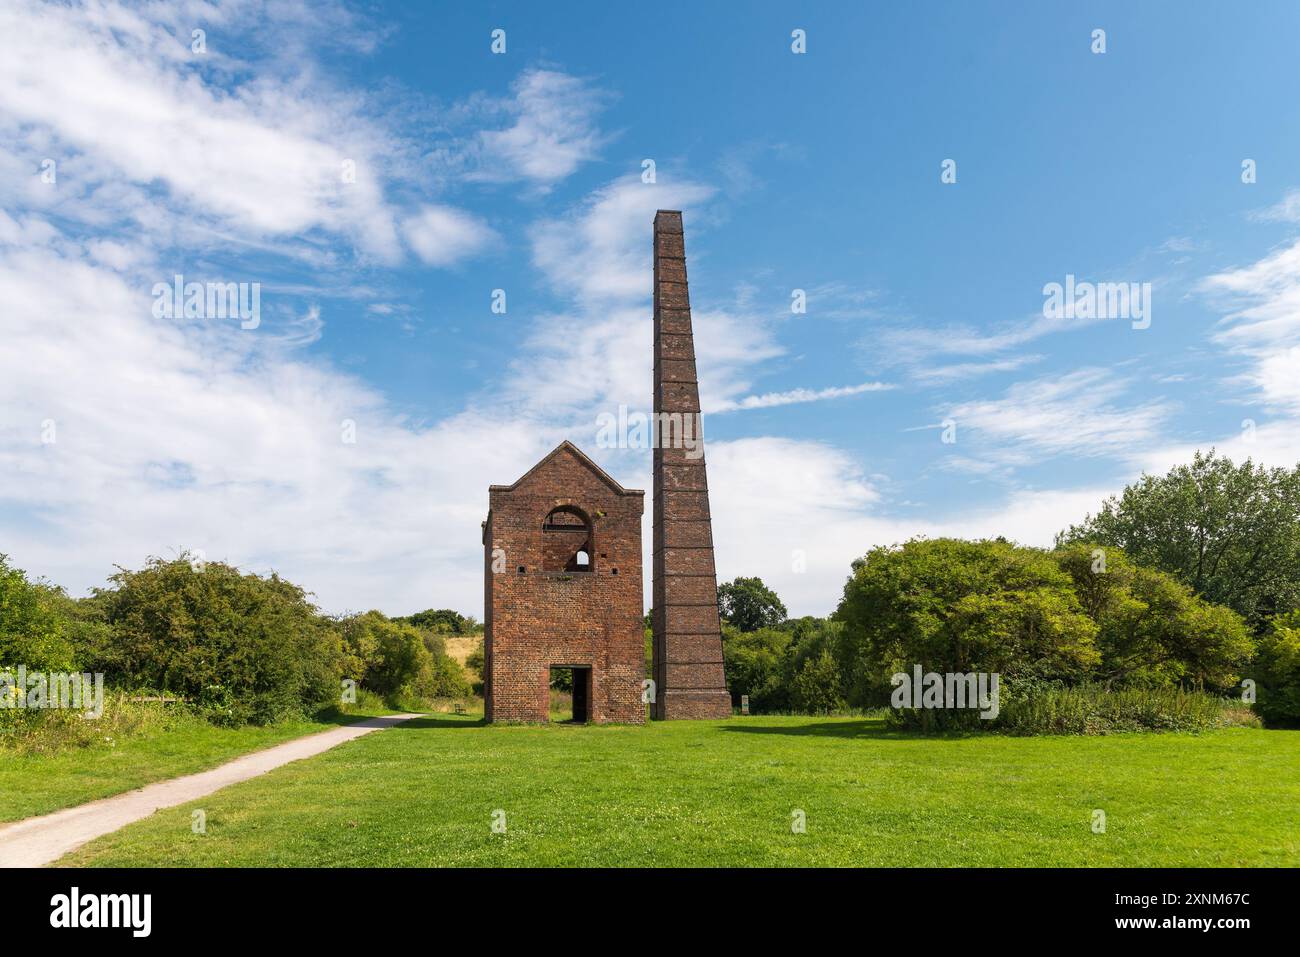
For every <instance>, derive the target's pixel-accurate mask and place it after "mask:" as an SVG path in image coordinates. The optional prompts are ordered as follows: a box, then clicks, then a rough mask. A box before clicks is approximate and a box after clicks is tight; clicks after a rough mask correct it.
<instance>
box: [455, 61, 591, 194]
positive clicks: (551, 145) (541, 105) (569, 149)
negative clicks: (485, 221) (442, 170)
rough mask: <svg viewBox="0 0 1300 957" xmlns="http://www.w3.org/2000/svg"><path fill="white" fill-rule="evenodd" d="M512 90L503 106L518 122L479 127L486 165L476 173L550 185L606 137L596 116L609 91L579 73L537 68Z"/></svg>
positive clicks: (585, 158)
mask: <svg viewBox="0 0 1300 957" xmlns="http://www.w3.org/2000/svg"><path fill="white" fill-rule="evenodd" d="M511 92H512V94H513V97H512V99H511V100H510V101H509V102H508V103H505V104H503V106H502V108H503V109H504V110H505V111H506V112H507V113H509V114H510V115H511V116H512V117H513V119H514V122H513V123H512V124H511V125H510V126H509V127H507V128H506V129H502V130H484V131H482V132H480V133H479V135H478V137H479V139H478V142H479V146H480V149H481V154H482V155H481V159H482V167H481V168H480V169H479V170H477V171H476V172H474V173H472V174H470V177H471V178H474V179H481V180H485V181H489V182H502V181H510V180H515V179H523V180H527V181H530V182H532V183H534V184H537V185H539V186H541V187H546V186H549V185H551V184H553V183H555V182H556V181H557V180H561V179H564V178H565V177H567V176H569V175H570V174H571V173H573V172H574V171H575V170H576V169H577V168H578V167H579V166H580V165H582V164H583V163H585V162H588V161H590V160H591V159H593V158H595V155H596V152H597V150H598V149H599V148H600V146H601V143H602V142H603V139H602V137H601V135H600V132H599V130H598V129H597V127H596V123H595V118H596V116H597V114H598V113H599V112H600V111H601V109H602V108H603V107H604V103H605V101H606V99H607V96H606V95H605V94H603V93H601V92H600V91H599V90H597V89H595V88H594V87H592V86H591V85H590V84H589V83H588V82H587V81H585V80H583V79H580V78H578V77H573V76H569V75H567V74H565V73H558V72H556V71H553V70H537V69H533V70H527V71H525V72H524V73H523V74H522V75H521V76H520V77H519V79H517V80H516V81H515V82H514V84H512V87H511Z"/></svg>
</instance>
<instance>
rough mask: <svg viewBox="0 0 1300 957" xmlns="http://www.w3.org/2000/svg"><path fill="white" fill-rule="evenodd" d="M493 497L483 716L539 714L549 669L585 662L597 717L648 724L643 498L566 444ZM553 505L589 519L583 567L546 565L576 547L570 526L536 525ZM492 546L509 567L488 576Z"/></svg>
mask: <svg viewBox="0 0 1300 957" xmlns="http://www.w3.org/2000/svg"><path fill="white" fill-rule="evenodd" d="M488 496H489V503H490V511H489V512H488V520H487V522H485V523H484V527H483V550H484V555H485V571H484V576H485V588H486V596H487V600H486V605H485V607H486V612H485V616H484V618H485V626H486V636H485V641H484V670H485V671H486V672H487V673H486V674H485V676H484V693H485V698H486V708H487V712H486V713H487V719H488V720H489V721H546V720H547V719H548V700H549V684H550V668H551V667H552V666H563V665H570V666H571V665H580V666H587V667H590V668H591V703H590V719H591V720H592V721H597V722H611V721H612V722H621V723H632V724H641V723H643V722H644V721H645V706H644V705H643V704H642V702H641V682H642V680H643V679H644V678H645V653H644V646H643V638H642V628H641V620H642V590H641V589H642V579H641V576H642V568H641V516H642V512H643V510H644V493H643V492H641V491H637V490H629V489H623V488H621V487H618V486H617V483H613V482H612V480H609V479H608V476H604V474H603V473H602V472H600V471H599V469H598V468H596V467H595V466H594V464H593V463H591V462H590V461H589V460H587V459H586V457H585V456H583V455H582V454H581V453H580V452H578V451H577V449H576V448H574V447H573V446H571V445H569V444H568V443H565V444H564V445H561V446H560V448H558V449H557V450H556V451H555V452H553V453H551V455H549V456H548V457H547V458H545V459H543V460H542V462H540V463H539V464H538V465H537V466H536V467H534V469H533V470H532V471H530V472H529V473H528V474H527V475H525V476H524V477H523V478H522V479H520V480H519V481H518V482H516V483H515V484H514V485H513V486H498V485H494V486H492V487H491V488H490V489H489V493H488ZM560 505H568V506H573V507H575V508H577V509H579V510H580V511H581V512H582V513H583V514H584V515H585V516H586V517H587V519H588V520H589V521H590V523H591V539H590V545H591V547H590V549H589V552H590V558H591V569H592V570H591V571H590V572H585V573H584V572H548V571H545V570H544V569H545V568H546V567H547V565H548V563H553V562H554V561H555V556H556V555H557V554H558V553H559V550H560V548H561V547H563V548H569V547H570V546H572V547H573V548H574V549H576V548H577V547H578V546H579V545H581V544H582V541H581V535H579V536H578V537H576V538H575V533H573V532H570V531H563V532H547V531H544V530H543V528H542V524H543V521H544V519H545V518H546V516H547V514H548V513H550V511H551V510H552V509H553V508H555V507H556V506H560ZM561 541H562V543H563V544H562V546H561V545H560V544H557V543H558V542H561ZM497 548H499V549H502V550H503V551H504V553H505V554H504V567H503V568H502V570H501V571H500V572H496V573H494V572H493V571H492V555H493V550H494V549H497ZM548 554H549V555H550V556H551V557H550V559H549V561H548ZM520 566H523V567H524V574H522V575H521V574H519V567H520Z"/></svg>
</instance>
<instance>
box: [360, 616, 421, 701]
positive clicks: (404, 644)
mask: <svg viewBox="0 0 1300 957" xmlns="http://www.w3.org/2000/svg"><path fill="white" fill-rule="evenodd" d="M339 624H340V629H341V631H342V634H343V643H344V648H345V649H346V652H347V657H346V661H347V669H348V677H352V678H354V679H360V681H361V683H362V684H363V685H364V686H365V687H367V688H369V689H370V690H371V691H374V692H375V693H376V694H380V695H384V696H385V697H389V698H393V697H397V696H400V695H404V694H408V693H410V692H412V691H414V690H415V689H414V686H415V683H416V681H417V679H419V678H420V677H421V675H422V674H424V673H426V672H427V671H428V669H429V668H430V667H431V666H432V663H433V661H434V657H433V655H432V654H431V653H430V651H429V649H428V648H427V647H426V646H425V635H426V634H427V633H425V632H421V630H420V629H418V628H416V627H415V626H413V625H410V624H407V623H406V622H405V621H397V620H393V619H390V618H388V617H387V616H385V615H384V613H383V612H380V611H368V612H365V613H364V614H360V615H352V616H350V617H348V618H345V619H343V620H342V621H341V622H340V623H339Z"/></svg>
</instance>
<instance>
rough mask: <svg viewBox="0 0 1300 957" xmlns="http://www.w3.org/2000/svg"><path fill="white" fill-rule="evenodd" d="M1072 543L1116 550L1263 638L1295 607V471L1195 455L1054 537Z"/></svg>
mask: <svg viewBox="0 0 1300 957" xmlns="http://www.w3.org/2000/svg"><path fill="white" fill-rule="evenodd" d="M1079 542H1087V543H1095V544H1097V545H1102V546H1110V547H1115V548H1120V549H1123V550H1124V552H1125V553H1126V554H1127V555H1128V556H1129V557H1130V558H1131V559H1132V560H1133V561H1134V562H1136V563H1137V564H1138V565H1141V566H1149V567H1152V568H1158V569H1160V570H1161V571H1165V572H1168V573H1169V574H1171V575H1173V576H1175V577H1176V578H1178V579H1179V580H1180V581H1182V582H1183V583H1185V584H1186V585H1188V586H1189V587H1190V588H1191V589H1192V590H1193V591H1194V592H1196V594H1197V595H1199V596H1201V597H1202V598H1204V599H1205V600H1206V601H1209V602H1212V603H1214V604H1216V605H1226V606H1228V607H1229V608H1231V609H1233V610H1234V611H1236V612H1237V613H1238V614H1239V615H1241V616H1242V617H1243V618H1245V619H1246V620H1247V621H1248V622H1249V623H1250V624H1251V625H1252V627H1255V628H1257V629H1261V628H1262V627H1263V626H1264V623H1265V621H1266V619H1267V618H1268V617H1269V616H1271V615H1275V614H1280V613H1284V612H1287V611H1290V610H1292V609H1294V608H1297V607H1300V466H1298V467H1297V468H1295V469H1293V470H1291V471H1287V470H1285V469H1279V468H1274V469H1266V468H1264V467H1263V466H1261V465H1255V464H1253V463H1252V462H1251V461H1250V460H1249V459H1247V460H1246V461H1245V463H1243V464H1242V465H1240V466H1237V465H1233V463H1232V461H1231V460H1230V459H1227V458H1224V457H1223V456H1216V455H1215V453H1214V451H1213V450H1211V451H1210V453H1209V454H1208V455H1206V454H1203V453H1201V452H1197V453H1196V455H1195V457H1194V459H1193V460H1192V463H1191V464H1190V465H1182V466H1179V467H1177V468H1174V469H1171V470H1170V471H1169V473H1168V474H1166V475H1164V476H1163V477H1155V476H1150V475H1143V476H1142V478H1141V479H1140V480H1139V481H1138V482H1137V483H1136V484H1134V485H1130V486H1128V487H1127V488H1125V489H1124V491H1123V493H1122V494H1121V495H1120V496H1119V497H1118V498H1116V497H1114V496H1112V497H1111V498H1109V499H1107V500H1106V501H1105V502H1104V503H1103V504H1102V507H1101V511H1099V512H1098V513H1097V514H1096V515H1089V516H1087V517H1086V518H1085V519H1084V521H1083V522H1082V523H1081V524H1079V525H1074V526H1071V527H1070V528H1068V529H1066V530H1065V531H1064V532H1062V533H1060V535H1058V536H1057V543H1058V544H1072V543H1079Z"/></svg>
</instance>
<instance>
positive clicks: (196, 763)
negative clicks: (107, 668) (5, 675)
mask: <svg viewBox="0 0 1300 957" xmlns="http://www.w3.org/2000/svg"><path fill="white" fill-rule="evenodd" d="M349 712H350V713H348V714H343V713H341V712H339V711H337V710H333V709H330V710H328V711H323V712H321V713H320V714H319V715H317V716H316V717H314V718H303V719H300V720H295V721H284V722H281V723H278V724H273V725H267V726H265V727H242V728H218V727H215V726H214V725H211V724H208V723H207V722H206V721H204V720H202V719H201V718H198V717H191V718H186V719H181V720H175V721H171V722H169V725H168V726H166V727H160V728H155V729H149V730H146V731H144V732H143V733H140V734H137V735H133V736H118V735H112V734H110V735H106V736H99V737H97V739H96V740H95V743H94V744H92V745H91V746H89V747H68V748H64V749H62V750H59V751H57V752H56V753H54V754H25V753H17V752H15V751H12V750H4V749H0V823H3V822H8V821H18V820H21V819H23V818H26V817H32V816H33V815H37V814H48V813H49V812H51V811H57V810H59V809H60V808H65V807H72V806H73V805H76V804H84V803H86V802H87V801H94V800H97V799H98V798H102V797H108V796H109V795H112V794H120V793H122V792H123V791H130V790H132V789H133V788H138V787H143V786H144V785H146V784H151V783H153V782H154V781H161V780H164V779H166V778H174V777H179V776H181V775H184V774H193V773H194V772H196V771H205V770H207V769H208V768H213V767H216V766H217V765H219V764H222V763H224V762H226V761H229V760H230V759H232V758H236V757H239V756H240V755H241V754H247V753H248V752H250V751H257V750H259V749H261V748H269V747H271V746H272V745H275V744H280V743H281V742H284V741H288V740H290V739H291V738H298V737H301V736H302V735H304V734H312V733H314V732H317V731H326V730H328V729H330V728H335V727H338V726H339V725H340V724H351V723H352V722H354V721H361V720H363V719H364V718H367V717H371V716H373V715H376V714H387V713H391V712H389V711H387V710H386V709H384V708H382V707H378V708H376V707H360V706H358V707H355V708H350V709H349ZM92 723H93V722H87V725H90V724H92ZM103 730H109V728H108V727H105V728H104V729H103ZM105 738H107V739H108V740H105Z"/></svg>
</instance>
